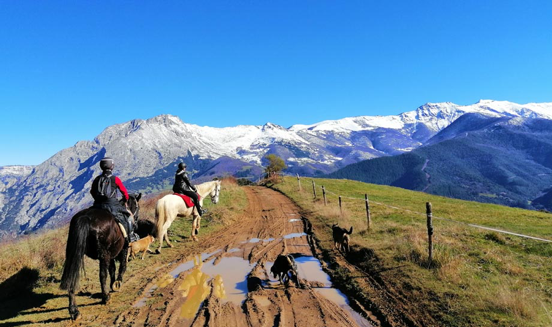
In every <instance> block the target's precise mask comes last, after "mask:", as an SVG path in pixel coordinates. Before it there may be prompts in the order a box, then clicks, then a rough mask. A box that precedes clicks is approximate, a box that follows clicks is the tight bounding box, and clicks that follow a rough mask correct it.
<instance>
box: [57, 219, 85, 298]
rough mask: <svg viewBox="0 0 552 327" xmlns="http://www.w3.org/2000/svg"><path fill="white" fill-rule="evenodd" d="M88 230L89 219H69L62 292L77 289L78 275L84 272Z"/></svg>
mask: <svg viewBox="0 0 552 327" xmlns="http://www.w3.org/2000/svg"><path fill="white" fill-rule="evenodd" d="M89 230H90V217H89V216H87V215H79V216H75V217H73V219H71V224H70V225H69V236H68V238H67V247H66V249H65V264H64V265H63V275H62V276H61V285H60V288H61V289H62V290H69V291H75V290H77V289H78V288H79V274H80V271H81V270H83V271H84V252H85V250H86V240H87V239H88V233H89Z"/></svg>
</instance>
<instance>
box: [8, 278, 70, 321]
mask: <svg viewBox="0 0 552 327" xmlns="http://www.w3.org/2000/svg"><path fill="white" fill-rule="evenodd" d="M39 277H40V273H39V271H38V270H36V269H31V268H27V267H25V268H23V269H21V270H20V271H18V272H17V273H15V274H14V275H12V276H11V277H10V278H8V279H6V280H5V281H3V282H2V283H1V284H0V320H4V319H8V318H13V317H15V316H17V315H19V314H20V313H21V312H22V311H25V310H28V309H32V308H36V307H40V306H42V305H43V304H44V303H46V301H48V300H50V299H53V298H56V297H59V296H60V295H56V294H49V293H46V294H38V293H35V292H34V288H35V286H36V284H37V281H38V280H39ZM14 324H15V325H13V326H16V325H17V324H18V323H14Z"/></svg>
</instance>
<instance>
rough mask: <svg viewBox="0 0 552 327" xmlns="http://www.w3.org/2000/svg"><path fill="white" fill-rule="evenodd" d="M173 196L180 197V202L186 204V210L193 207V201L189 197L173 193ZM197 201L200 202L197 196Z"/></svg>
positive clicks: (199, 197)
mask: <svg viewBox="0 0 552 327" xmlns="http://www.w3.org/2000/svg"><path fill="white" fill-rule="evenodd" d="M174 195H178V196H179V197H181V198H182V200H184V203H185V204H186V207H187V208H190V207H193V206H194V201H193V200H192V198H190V197H189V196H187V195H184V194H180V193H174ZM197 200H198V201H200V200H201V196H200V195H199V194H198V195H197Z"/></svg>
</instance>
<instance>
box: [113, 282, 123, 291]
mask: <svg viewBox="0 0 552 327" xmlns="http://www.w3.org/2000/svg"><path fill="white" fill-rule="evenodd" d="M111 289H112V290H113V291H115V292H116V291H118V290H120V289H121V281H120V280H117V281H115V283H113V287H111Z"/></svg>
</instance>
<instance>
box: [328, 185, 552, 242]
mask: <svg viewBox="0 0 552 327" xmlns="http://www.w3.org/2000/svg"><path fill="white" fill-rule="evenodd" d="M324 190H325V192H326V193H329V194H333V195H335V196H337V197H339V195H338V194H336V193H334V192H332V191H328V189H327V188H326V187H324ZM341 198H342V199H349V200H359V201H362V202H365V201H366V200H365V199H364V198H354V197H349V196H341ZM369 203H375V204H378V205H381V206H384V207H388V208H392V209H395V210H400V211H405V212H410V213H413V214H417V215H423V216H426V215H427V214H426V213H423V212H419V211H414V210H410V209H405V208H401V207H396V206H392V205H388V204H385V203H381V202H376V201H372V200H369ZM433 218H435V219H439V220H444V221H449V222H452V223H456V224H461V225H466V226H469V227H473V228H478V229H483V230H488V231H493V232H497V233H502V234H507V235H513V236H518V237H523V238H527V239H532V240H536V241H541V242H547V243H552V240H548V239H545V238H540V237H535V236H530V235H525V234H520V233H514V232H510V231H506V230H503V229H498V228H493V227H487V226H482V225H477V224H470V223H465V222H462V221H458V220H454V219H451V218H446V217H438V216H433Z"/></svg>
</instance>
